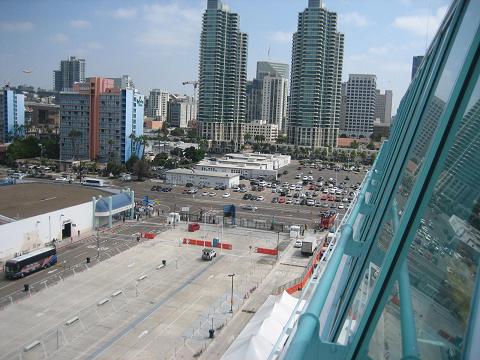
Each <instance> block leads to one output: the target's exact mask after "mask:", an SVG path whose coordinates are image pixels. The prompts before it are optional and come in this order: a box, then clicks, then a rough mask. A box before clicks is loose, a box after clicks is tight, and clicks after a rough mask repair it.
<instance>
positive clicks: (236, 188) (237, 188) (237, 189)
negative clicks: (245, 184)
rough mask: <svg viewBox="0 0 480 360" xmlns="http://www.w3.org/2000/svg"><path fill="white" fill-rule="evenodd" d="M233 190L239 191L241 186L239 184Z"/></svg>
mask: <svg viewBox="0 0 480 360" xmlns="http://www.w3.org/2000/svg"><path fill="white" fill-rule="evenodd" d="M232 190H233V191H234V192H237V191H240V188H239V187H238V186H237V187H234V188H233V189H232Z"/></svg>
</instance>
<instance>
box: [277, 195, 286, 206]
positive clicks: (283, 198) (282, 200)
mask: <svg viewBox="0 0 480 360" xmlns="http://www.w3.org/2000/svg"><path fill="white" fill-rule="evenodd" d="M278 203H279V204H285V197H283V196H280V197H279V198H278Z"/></svg>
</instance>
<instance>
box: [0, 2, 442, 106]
mask: <svg viewBox="0 0 480 360" xmlns="http://www.w3.org/2000/svg"><path fill="white" fill-rule="evenodd" d="M448 4H449V1H446V0H432V1H430V2H429V4H428V8H427V7H426V5H425V4H423V3H422V4H416V3H415V2H413V1H410V0H396V1H392V2H388V3H385V4H384V3H383V2H381V1H373V0H371V1H366V2H365V3H364V4H362V7H361V8H359V7H358V5H357V4H355V3H351V2H348V1H346V0H342V1H339V2H336V3H329V2H326V7H328V9H329V11H333V12H336V13H337V14H338V16H339V27H338V29H339V31H341V32H343V33H345V58H344V69H343V76H342V81H346V80H347V79H348V74H350V73H374V74H376V75H377V79H378V86H379V88H382V89H391V90H393V93H394V99H393V109H394V111H393V113H395V112H396V107H397V106H398V102H399V100H400V98H401V96H402V95H403V93H404V92H405V90H406V88H407V86H408V84H409V82H410V73H411V61H412V57H413V56H415V55H422V54H423V53H424V52H425V47H426V45H425V44H426V43H428V42H429V41H430V40H431V38H432V36H433V34H434V33H435V31H436V29H437V27H438V24H439V23H440V21H441V18H442V16H443V15H444V13H445V11H446V6H447V5H448ZM135 5H136V6H135V7H132V4H131V3H129V2H126V1H119V2H113V1H106V2H102V3H101V4H96V3H95V2H93V1H85V2H82V3H81V4H80V3H70V2H69V3H63V2H58V1H54V0H50V1H42V2H33V1H27V2H22V3H21V4H18V3H15V2H11V3H10V5H9V6H4V9H3V10H4V11H3V12H2V15H1V16H0V39H2V43H3V44H4V46H5V48H6V49H7V50H6V51H4V52H3V53H2V55H0V81H2V85H3V84H5V82H7V81H9V82H10V83H11V84H12V85H20V84H31V85H33V86H35V87H42V88H47V89H48V88H51V87H52V71H53V70H55V69H57V68H58V65H59V62H60V60H61V59H64V58H67V57H68V56H76V57H80V58H85V59H86V76H90V77H91V76H108V77H118V76H121V74H130V75H131V76H132V79H133V80H134V81H135V84H136V86H137V87H138V88H139V89H140V90H141V91H142V92H143V93H148V92H149V90H150V89H152V88H162V89H165V90H168V91H169V92H174V93H186V94H192V89H191V87H188V86H183V85H182V81H186V80H195V79H197V77H198V58H199V34H200V31H201V17H202V13H203V11H204V9H205V7H206V1H197V0H195V1H193V0H183V1H156V2H152V1H139V2H137V3H135ZM228 5H229V7H230V9H231V10H232V11H234V12H236V13H238V14H239V16H240V21H241V24H242V31H244V32H246V33H247V34H248V35H249V48H248V54H249V56H248V75H247V78H248V79H249V80H250V79H252V78H253V77H254V76H255V68H256V63H257V61H262V60H266V61H268V60H270V61H274V62H283V63H287V64H290V62H291V56H290V54H291V44H292V33H293V31H294V30H295V29H296V22H297V17H298V13H299V12H300V11H302V10H303V8H304V7H305V1H302V2H296V3H292V2H288V1H276V2H273V1H262V2H261V3H257V2H253V1H239V0H232V1H228ZM52 6H54V7H55V8H56V9H57V10H56V11H55V12H50V13H51V15H50V13H48V11H47V10H48V9H49V8H51V7H52ZM273 6H274V7H275V15H274V14H273V13H272V12H271V8H272V7H273ZM269 9H270V11H269ZM53 13H56V14H58V13H61V14H63V15H62V16H61V17H54V15H53ZM265 14H272V15H265ZM279 16H281V18H282V21H281V22H280V23H279V21H278V17H279ZM53 19H55V21H53ZM427 25H428V26H427ZM378 29H382V31H378ZM427 29H428V30H427ZM45 49H48V51H45ZM125 50H127V51H128V52H131V53H135V56H132V57H129V56H125ZM35 53H41V54H42V56H41V57H39V56H32V54H33V55H34V54H35ZM109 57H115V58H116V61H115V62H114V63H111V62H109V61H106V59H107V58H109ZM24 69H28V70H31V73H25V72H22V70H24ZM172 69H173V70H174V71H172Z"/></svg>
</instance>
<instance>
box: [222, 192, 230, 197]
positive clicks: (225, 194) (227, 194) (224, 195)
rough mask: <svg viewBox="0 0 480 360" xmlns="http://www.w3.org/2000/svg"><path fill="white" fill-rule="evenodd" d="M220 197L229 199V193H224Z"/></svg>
mask: <svg viewBox="0 0 480 360" xmlns="http://www.w3.org/2000/svg"><path fill="white" fill-rule="evenodd" d="M222 197H224V198H229V197H230V193H229V192H226V193H224V194H223V195H222Z"/></svg>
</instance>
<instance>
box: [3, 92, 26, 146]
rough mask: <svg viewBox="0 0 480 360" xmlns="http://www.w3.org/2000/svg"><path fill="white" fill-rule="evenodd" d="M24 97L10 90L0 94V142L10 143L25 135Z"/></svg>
mask: <svg viewBox="0 0 480 360" xmlns="http://www.w3.org/2000/svg"><path fill="white" fill-rule="evenodd" d="M24 126H25V96H24V95H23V94H17V93H15V91H14V90H12V89H8V88H6V89H3V90H2V91H1V93H0V142H4V143H7V142H11V141H12V140H13V139H15V138H16V137H20V136H23V135H24V134H25V129H24Z"/></svg>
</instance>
